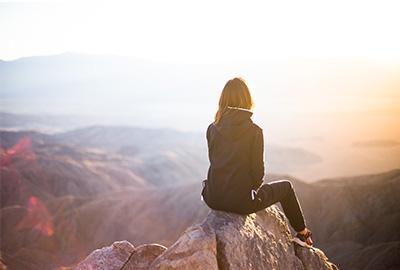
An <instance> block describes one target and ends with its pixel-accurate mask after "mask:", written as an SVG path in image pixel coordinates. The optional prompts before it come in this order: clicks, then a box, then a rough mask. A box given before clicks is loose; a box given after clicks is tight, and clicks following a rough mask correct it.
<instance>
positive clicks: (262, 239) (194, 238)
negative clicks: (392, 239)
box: [75, 206, 338, 270]
mask: <svg viewBox="0 0 400 270" xmlns="http://www.w3.org/2000/svg"><path fill="white" fill-rule="evenodd" d="M75 269H77V270H85V269H107V270H108V269H113V270H114V269H123V270H127V269H130V270H131V269H152V270H167V269H188V270H189V269H207V270H210V269H215V270H218V269H253V270H256V269H305V270H312V269H318V270H321V269H326V270H328V269H329V270H333V269H338V268H337V267H336V266H335V265H334V264H332V263H331V262H329V261H328V258H327V257H326V256H325V254H324V253H323V252H322V251H321V250H319V249H317V248H310V249H309V248H304V247H301V246H298V245H297V244H294V243H293V242H292V240H291V233H290V230H289V227H288V225H287V222H286V220H285V217H284V215H283V213H282V212H280V210H279V209H278V208H277V207H276V206H271V207H268V208H266V209H264V210H261V211H259V212H257V213H253V214H250V215H247V216H245V215H238V214H234V213H227V212H223V211H214V210H212V211H210V213H209V214H208V215H207V217H206V218H205V219H204V220H203V221H202V222H201V223H198V224H195V225H193V226H191V227H189V228H188V229H186V231H185V232H184V233H183V235H182V236H181V237H180V238H179V239H178V240H177V241H176V242H175V243H174V244H173V245H172V246H170V247H169V248H168V249H167V248H165V247H163V246H160V245H156V244H151V245H143V246H139V247H138V248H135V247H133V246H132V245H131V244H130V243H129V242H126V241H123V242H116V243H114V244H113V245H112V246H111V247H106V248H103V249H99V250H96V251H94V252H93V253H92V254H90V255H89V256H88V257H87V258H86V259H85V260H84V261H82V262H81V263H80V264H79V265H78V266H77V267H76V268H75Z"/></svg>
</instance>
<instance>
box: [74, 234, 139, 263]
mask: <svg viewBox="0 0 400 270" xmlns="http://www.w3.org/2000/svg"><path fill="white" fill-rule="evenodd" d="M134 250H135V247H134V246H133V245H132V244H131V243H129V242H128V241H119V242H114V243H113V244H112V245H111V246H109V247H104V248H102V249H96V250H95V251H93V252H92V253H91V254H90V255H89V256H87V257H86V259H84V260H83V261H82V262H80V263H79V264H78V265H77V266H76V268H75V270H95V269H96V270H119V269H121V268H122V267H123V266H124V265H125V263H126V262H127V261H128V259H129V257H130V256H131V254H132V253H133V251H134Z"/></svg>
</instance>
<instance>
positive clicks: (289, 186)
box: [270, 179, 293, 190]
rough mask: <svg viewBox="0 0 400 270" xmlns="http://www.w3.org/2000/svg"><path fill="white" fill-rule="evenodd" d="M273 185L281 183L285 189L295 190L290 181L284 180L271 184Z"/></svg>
mask: <svg viewBox="0 0 400 270" xmlns="http://www.w3.org/2000/svg"><path fill="white" fill-rule="evenodd" d="M272 183H279V184H280V185H282V186H284V187H285V189H288V190H293V184H292V182H291V181H290V180H287V179H282V180H278V181H274V182H271V183H270V184H272Z"/></svg>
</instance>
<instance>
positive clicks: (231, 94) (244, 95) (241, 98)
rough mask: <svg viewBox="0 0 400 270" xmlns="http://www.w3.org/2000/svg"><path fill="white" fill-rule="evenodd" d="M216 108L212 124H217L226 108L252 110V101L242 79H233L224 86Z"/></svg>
mask: <svg viewBox="0 0 400 270" xmlns="http://www.w3.org/2000/svg"><path fill="white" fill-rule="evenodd" d="M218 107H219V108H218V111H217V113H216V114H215V117H214V124H218V123H219V121H220V119H221V117H222V115H223V114H224V112H225V111H226V109H227V108H228V107H237V108H243V109H247V110H251V109H253V107H254V103H253V99H252V98H251V94H250V90H249V88H248V87H247V84H246V82H245V80H244V79H242V78H240V77H235V78H233V79H231V80H229V81H228V82H227V83H226V84H225V86H224V89H222V93H221V96H220V98H219V103H218Z"/></svg>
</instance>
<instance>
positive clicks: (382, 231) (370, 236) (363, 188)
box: [295, 169, 400, 270]
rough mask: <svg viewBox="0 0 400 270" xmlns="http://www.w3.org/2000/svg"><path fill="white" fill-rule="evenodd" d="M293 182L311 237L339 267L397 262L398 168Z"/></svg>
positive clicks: (399, 240)
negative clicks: (306, 182)
mask: <svg viewBox="0 0 400 270" xmlns="http://www.w3.org/2000/svg"><path fill="white" fill-rule="evenodd" d="M301 186H303V187H301ZM295 187H296V188H297V189H298V190H299V194H300V201H301V204H302V206H303V208H304V209H305V212H306V217H307V219H308V220H309V225H310V227H311V228H313V229H314V230H313V232H314V233H315V240H316V241H317V243H319V245H320V246H321V247H322V248H323V249H324V250H325V251H326V253H327V254H328V255H329V256H330V257H331V258H332V259H333V260H334V261H335V262H337V264H338V266H339V267H341V268H344V269H371V270H372V269H397V268H399V267H400V257H399V256H398V255H396V254H398V251H399V250H400V232H399V231H398V229H397V228H398V224H399V223H400V203H399V201H398V194H400V170H399V169H397V170H392V171H389V172H386V173H381V174H370V175H362V176H355V177H342V178H335V179H324V180H321V181H318V182H316V183H313V184H312V185H304V184H303V183H302V184H301V185H295Z"/></svg>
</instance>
